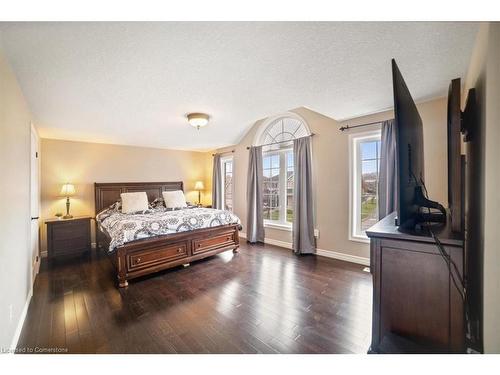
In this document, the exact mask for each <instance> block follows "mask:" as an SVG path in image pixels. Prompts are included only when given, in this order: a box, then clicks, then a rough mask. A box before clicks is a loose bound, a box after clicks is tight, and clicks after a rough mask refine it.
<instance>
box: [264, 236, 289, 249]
mask: <svg viewBox="0 0 500 375" xmlns="http://www.w3.org/2000/svg"><path fill="white" fill-rule="evenodd" d="M264 243H266V244H268V245H274V246H278V247H284V248H285V249H290V250H292V248H293V245H292V243H291V242H285V241H280V240H274V239H272V238H264Z"/></svg>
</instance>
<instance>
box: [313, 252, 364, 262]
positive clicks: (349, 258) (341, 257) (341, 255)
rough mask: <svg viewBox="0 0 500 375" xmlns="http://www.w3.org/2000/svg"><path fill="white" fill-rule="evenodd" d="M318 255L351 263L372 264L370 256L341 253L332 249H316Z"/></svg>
mask: <svg viewBox="0 0 500 375" xmlns="http://www.w3.org/2000/svg"><path fill="white" fill-rule="evenodd" d="M316 255H319V256H322V257H326V258H333V259H337V260H343V261H345V262H350V263H356V264H362V265H363V266H369V265H370V258H365V257H359V256H357V255H350V254H345V253H339V252H337V251H332V250H323V249H316Z"/></svg>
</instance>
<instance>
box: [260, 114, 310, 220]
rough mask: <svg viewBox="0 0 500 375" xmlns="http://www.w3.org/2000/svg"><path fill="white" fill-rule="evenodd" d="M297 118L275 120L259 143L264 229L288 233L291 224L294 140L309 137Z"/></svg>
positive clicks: (304, 126)
mask: <svg viewBox="0 0 500 375" xmlns="http://www.w3.org/2000/svg"><path fill="white" fill-rule="evenodd" d="M309 134H310V133H309V130H308V128H307V127H306V125H305V123H304V122H303V121H302V119H300V118H296V117H294V116H291V117H288V116H286V117H278V118H275V119H273V120H271V121H270V122H269V123H267V124H266V125H265V127H264V130H263V132H262V134H261V135H260V137H259V141H258V143H259V144H261V145H266V146H265V147H264V148H263V151H262V152H263V158H262V159H263V210H262V211H263V215H264V225H265V226H268V227H272V226H275V227H278V228H285V229H290V228H291V226H292V222H293V199H294V197H293V196H294V194H293V189H294V165H293V162H294V161H293V143H292V141H293V139H295V138H300V137H304V136H307V135H309Z"/></svg>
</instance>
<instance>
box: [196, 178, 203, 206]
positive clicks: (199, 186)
mask: <svg viewBox="0 0 500 375" xmlns="http://www.w3.org/2000/svg"><path fill="white" fill-rule="evenodd" d="M194 190H197V191H198V206H201V191H202V190H205V185H204V184H203V181H196V183H195V184H194Z"/></svg>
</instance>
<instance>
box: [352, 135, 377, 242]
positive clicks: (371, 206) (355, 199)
mask: <svg viewBox="0 0 500 375" xmlns="http://www.w3.org/2000/svg"><path fill="white" fill-rule="evenodd" d="M350 141H351V144H350V146H351V210H350V211H351V225H350V239H352V240H361V241H367V240H368V239H367V237H366V234H365V231H366V230H367V229H368V228H370V227H371V226H372V225H373V224H375V223H376V222H377V221H378V204H377V202H378V178H379V167H380V131H376V132H369V133H363V134H356V135H352V136H351V137H350Z"/></svg>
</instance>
